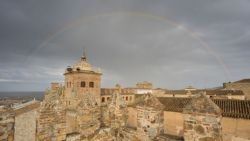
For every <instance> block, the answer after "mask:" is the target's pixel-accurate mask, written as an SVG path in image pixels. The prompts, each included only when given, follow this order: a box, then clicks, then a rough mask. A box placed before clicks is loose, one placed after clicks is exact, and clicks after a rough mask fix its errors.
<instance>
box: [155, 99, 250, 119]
mask: <svg viewBox="0 0 250 141" xmlns="http://www.w3.org/2000/svg"><path fill="white" fill-rule="evenodd" d="M158 99H159V101H160V102H161V103H162V104H164V105H165V109H164V110H165V111H173V112H182V111H183V108H184V107H185V106H186V105H187V104H189V103H190V101H191V98H169V97H159V98H158ZM212 101H213V102H214V103H215V104H216V105H217V106H218V107H219V108H220V109H221V110H222V116H223V117H232V118H244V119H250V100H233V99H212Z"/></svg>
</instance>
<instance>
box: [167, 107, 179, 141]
mask: <svg viewBox="0 0 250 141" xmlns="http://www.w3.org/2000/svg"><path fill="white" fill-rule="evenodd" d="M164 133H166V134H170V135H175V136H183V115H182V113H178V112H170V111H164Z"/></svg>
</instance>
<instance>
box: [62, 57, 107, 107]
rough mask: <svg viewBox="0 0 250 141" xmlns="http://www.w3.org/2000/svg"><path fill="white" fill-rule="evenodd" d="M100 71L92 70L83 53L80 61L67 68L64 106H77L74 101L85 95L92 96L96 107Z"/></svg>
mask: <svg viewBox="0 0 250 141" xmlns="http://www.w3.org/2000/svg"><path fill="white" fill-rule="evenodd" d="M101 75H102V73H101V72H100V70H94V69H93V68H92V67H91V65H90V64H89V63H88V60H87V57H86V55H85V52H83V54H82V56H81V58H80V60H79V61H78V62H77V63H76V64H74V65H73V66H72V67H71V66H68V67H67V68H66V70H65V73H64V87H65V91H64V96H65V101H66V105H67V106H69V105H74V104H77V102H76V101H78V100H80V99H81V98H84V96H86V95H89V94H91V95H94V96H95V98H96V101H97V102H98V105H99V104H100V97H101Z"/></svg>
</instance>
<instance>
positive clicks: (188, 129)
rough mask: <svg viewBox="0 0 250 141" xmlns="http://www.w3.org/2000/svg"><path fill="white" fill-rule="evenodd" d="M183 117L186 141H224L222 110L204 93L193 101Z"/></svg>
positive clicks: (185, 109) (184, 111)
mask: <svg viewBox="0 0 250 141" xmlns="http://www.w3.org/2000/svg"><path fill="white" fill-rule="evenodd" d="M183 116H184V138H185V141H207V140H211V141H222V128H221V119H222V113H221V110H220V108H219V107H218V106H217V105H216V104H215V103H213V101H212V100H210V99H209V98H207V96H206V95H205V94H204V93H201V94H198V95H196V96H195V97H194V98H193V99H192V100H191V102H190V103H189V104H188V105H187V106H186V107H185V108H184V110H183Z"/></svg>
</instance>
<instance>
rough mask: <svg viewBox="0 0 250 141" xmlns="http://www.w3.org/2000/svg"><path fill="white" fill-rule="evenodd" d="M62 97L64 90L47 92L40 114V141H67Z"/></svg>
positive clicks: (38, 127) (38, 133)
mask: <svg viewBox="0 0 250 141" xmlns="http://www.w3.org/2000/svg"><path fill="white" fill-rule="evenodd" d="M52 88H53V87H52ZM61 95H62V88H58V89H51V90H47V92H46V94H45V97H44V100H43V102H42V103H41V106H40V109H39V112H38V119H37V135H36V137H37V140H38V141H45V140H46V141H55V140H65V139H66V111H65V106H64V103H63V100H62V99H61Z"/></svg>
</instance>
